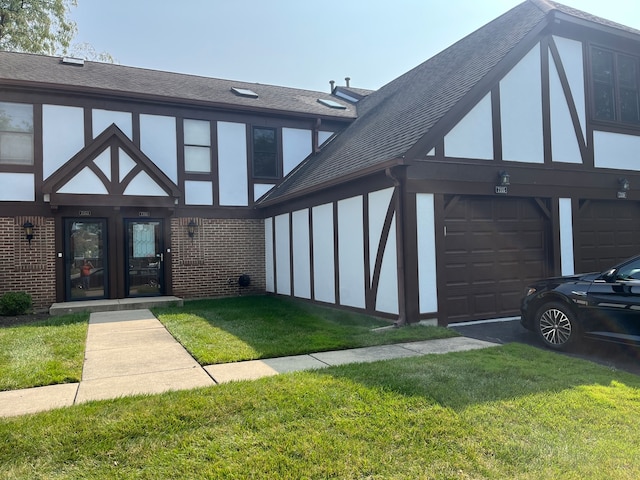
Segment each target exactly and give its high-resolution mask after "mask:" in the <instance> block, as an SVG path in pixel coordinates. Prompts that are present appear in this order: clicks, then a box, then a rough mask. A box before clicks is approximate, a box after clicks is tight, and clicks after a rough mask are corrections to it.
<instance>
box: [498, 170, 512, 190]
mask: <svg viewBox="0 0 640 480" xmlns="http://www.w3.org/2000/svg"><path fill="white" fill-rule="evenodd" d="M510 180H511V177H510V176H509V174H508V173H507V172H506V171H505V170H502V171H501V172H499V173H498V185H499V186H501V187H507V186H509V185H511V181H510Z"/></svg>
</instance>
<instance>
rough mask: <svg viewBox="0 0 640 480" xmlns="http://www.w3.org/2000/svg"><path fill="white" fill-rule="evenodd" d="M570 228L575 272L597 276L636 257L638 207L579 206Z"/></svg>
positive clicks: (603, 203)
mask: <svg viewBox="0 0 640 480" xmlns="http://www.w3.org/2000/svg"><path fill="white" fill-rule="evenodd" d="M575 223H576V225H575V227H574V232H575V233H574V235H575V251H576V265H575V270H576V272H578V273H580V272H599V271H603V270H604V269H606V268H609V267H610V266H612V265H614V264H616V263H618V262H621V261H623V260H625V259H627V258H629V257H631V256H633V255H636V254H638V253H640V203H638V202H629V201H626V200H625V201H615V200H613V201H606V200H597V201H596V200H591V201H588V202H583V203H582V204H581V207H580V209H579V212H578V215H577V219H576V222H575Z"/></svg>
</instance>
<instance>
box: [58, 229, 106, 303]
mask: <svg viewBox="0 0 640 480" xmlns="http://www.w3.org/2000/svg"><path fill="white" fill-rule="evenodd" d="M106 239H107V223H106V220H104V219H65V284H66V288H65V290H66V295H65V296H66V299H67V300H85V299H97V298H106V297H107V288H106V285H107V277H108V271H107V261H106V258H105V256H106V251H107V248H106V247H107V245H106Z"/></svg>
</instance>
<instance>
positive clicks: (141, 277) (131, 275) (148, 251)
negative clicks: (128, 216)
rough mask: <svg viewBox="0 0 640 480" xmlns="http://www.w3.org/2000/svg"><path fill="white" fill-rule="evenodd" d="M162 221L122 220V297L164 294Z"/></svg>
mask: <svg viewBox="0 0 640 480" xmlns="http://www.w3.org/2000/svg"><path fill="white" fill-rule="evenodd" d="M162 239H163V225H162V220H144V221H141V220H125V296H127V297H141V296H158V295H163V294H164V291H165V285H164V275H163V271H164V268H163V262H164V253H163V252H164V245H163V241H162Z"/></svg>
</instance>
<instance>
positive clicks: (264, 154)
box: [253, 127, 279, 178]
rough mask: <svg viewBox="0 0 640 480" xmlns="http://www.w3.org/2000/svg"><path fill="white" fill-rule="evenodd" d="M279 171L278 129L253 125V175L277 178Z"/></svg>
mask: <svg viewBox="0 0 640 480" xmlns="http://www.w3.org/2000/svg"><path fill="white" fill-rule="evenodd" d="M278 172H279V168H278V141H277V131H276V129H275V128H265V127H253V176H254V177H260V178H277V177H278Z"/></svg>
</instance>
